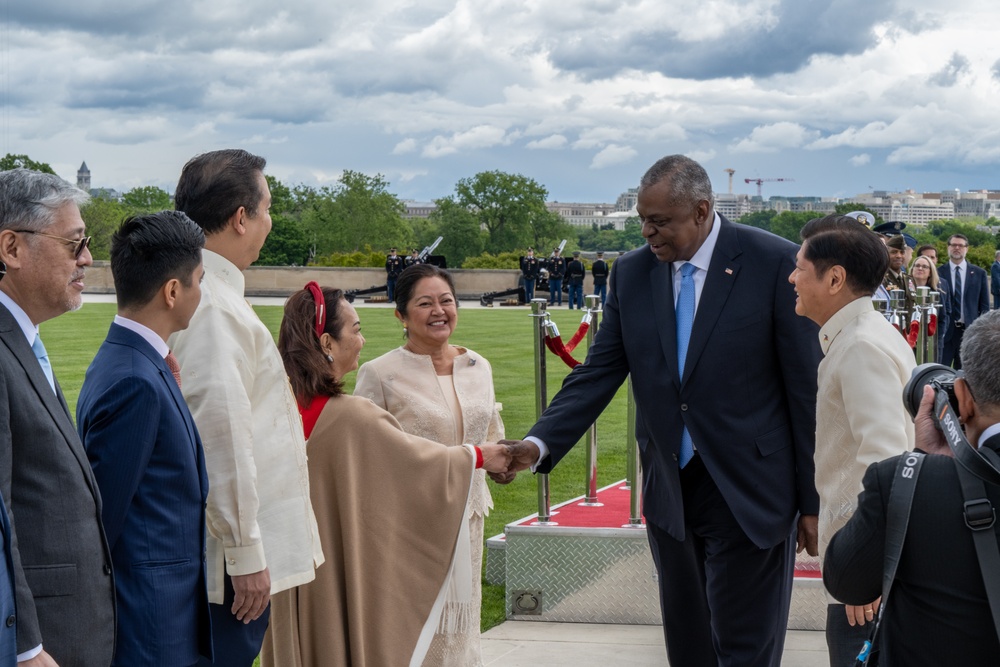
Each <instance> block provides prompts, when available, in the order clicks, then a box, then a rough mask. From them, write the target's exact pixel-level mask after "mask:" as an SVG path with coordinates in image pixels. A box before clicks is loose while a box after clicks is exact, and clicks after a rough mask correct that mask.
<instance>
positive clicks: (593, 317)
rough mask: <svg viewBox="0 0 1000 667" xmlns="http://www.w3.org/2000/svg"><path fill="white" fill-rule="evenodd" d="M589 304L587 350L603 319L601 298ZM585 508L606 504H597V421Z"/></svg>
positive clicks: (590, 449) (588, 300) (590, 446)
mask: <svg viewBox="0 0 1000 667" xmlns="http://www.w3.org/2000/svg"><path fill="white" fill-rule="evenodd" d="M584 302H585V303H586V304H587V315H588V317H589V320H590V326H589V328H588V329H587V350H588V351H589V350H590V346H591V345H593V344H594V336H595V335H597V326H598V324H600V317H601V297H599V296H597V295H596V294H588V295H587V296H585V297H584ZM580 504H581V505H582V506H584V507H603V506H604V503H600V502H597V421H596V420H595V421H594V423H593V424H591V425H590V442H588V443H587V492H586V494H585V497H584V501H583V502H582V503H580Z"/></svg>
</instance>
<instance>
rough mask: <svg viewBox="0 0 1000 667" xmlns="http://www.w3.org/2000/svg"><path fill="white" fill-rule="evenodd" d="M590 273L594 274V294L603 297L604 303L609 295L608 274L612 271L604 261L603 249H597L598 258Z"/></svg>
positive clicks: (602, 301)
mask: <svg viewBox="0 0 1000 667" xmlns="http://www.w3.org/2000/svg"><path fill="white" fill-rule="evenodd" d="M590 273H591V274H592V275H593V276H594V294H596V295H597V296H599V297H601V303H602V304H603V303H604V301H605V299H607V297H608V274H609V273H610V271H609V269H608V263H607V262H605V261H604V251H603V250H598V251H597V259H595V260H594V264H593V266H591V267H590Z"/></svg>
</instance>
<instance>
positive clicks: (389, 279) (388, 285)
mask: <svg viewBox="0 0 1000 667" xmlns="http://www.w3.org/2000/svg"><path fill="white" fill-rule="evenodd" d="M404 268H406V267H405V266H403V258H402V257H400V256H399V255H397V254H396V249H395V248H389V255H388V256H387V257H386V258H385V291H386V294H388V295H389V301H390V302H392V301H395V300H396V278H399V274H400V273H402V272H403V269H404Z"/></svg>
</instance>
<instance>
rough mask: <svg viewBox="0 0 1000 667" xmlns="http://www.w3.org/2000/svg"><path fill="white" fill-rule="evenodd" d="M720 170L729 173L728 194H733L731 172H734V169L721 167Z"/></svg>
mask: <svg viewBox="0 0 1000 667" xmlns="http://www.w3.org/2000/svg"><path fill="white" fill-rule="evenodd" d="M722 171H724V172H726V173H727V174H729V194H733V174H735V173H736V170H735V169H723V170H722Z"/></svg>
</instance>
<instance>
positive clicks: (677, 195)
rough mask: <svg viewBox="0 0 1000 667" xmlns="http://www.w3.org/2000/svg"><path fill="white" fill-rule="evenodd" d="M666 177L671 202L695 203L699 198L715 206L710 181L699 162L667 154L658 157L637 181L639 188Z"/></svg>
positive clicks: (651, 184) (654, 183)
mask: <svg viewBox="0 0 1000 667" xmlns="http://www.w3.org/2000/svg"><path fill="white" fill-rule="evenodd" d="M664 179H667V180H668V182H669V183H670V192H671V195H672V196H673V201H672V202H671V203H672V204H692V205H693V204H697V203H698V202H700V201H701V200H703V199H704V200H705V201H707V202H708V204H709V206H711V207H712V208H713V209H714V208H715V195H714V194H713V193H712V181H711V180H710V179H709V178H708V173H707V172H706V171H705V168H704V167H702V166H701V165H700V164H698V163H697V162H695V161H694V160H692V159H691V158H689V157H687V156H686V155H668V156H667V157H665V158H660V159H659V160H657V161H656V164H654V165H653V166H652V167H650V168H649V169H648V170H647V171H646V173H645V174H643V176H642V180H640V181H639V190H643V189H645V188H648V187H650V186H653V185H656V184H657V183H659V182H660V181H662V180H664Z"/></svg>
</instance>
